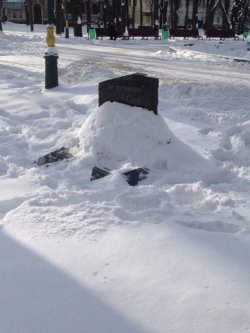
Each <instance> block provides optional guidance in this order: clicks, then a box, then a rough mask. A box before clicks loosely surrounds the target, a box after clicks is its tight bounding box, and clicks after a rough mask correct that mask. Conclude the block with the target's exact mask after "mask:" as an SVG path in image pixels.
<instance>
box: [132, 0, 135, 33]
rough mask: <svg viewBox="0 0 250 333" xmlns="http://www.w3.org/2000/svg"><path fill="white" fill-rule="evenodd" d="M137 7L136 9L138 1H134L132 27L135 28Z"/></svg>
mask: <svg viewBox="0 0 250 333" xmlns="http://www.w3.org/2000/svg"><path fill="white" fill-rule="evenodd" d="M135 7H136V0H133V7H132V27H133V28H134V27H135Z"/></svg>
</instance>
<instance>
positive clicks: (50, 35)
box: [46, 25, 55, 47]
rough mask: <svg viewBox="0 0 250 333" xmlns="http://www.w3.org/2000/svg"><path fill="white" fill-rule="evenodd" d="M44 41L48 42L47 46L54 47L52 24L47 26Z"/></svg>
mask: <svg viewBox="0 0 250 333" xmlns="http://www.w3.org/2000/svg"><path fill="white" fill-rule="evenodd" d="M46 42H47V44H48V47H54V46H55V36H54V28H53V26H52V25H48V27H47V38H46Z"/></svg>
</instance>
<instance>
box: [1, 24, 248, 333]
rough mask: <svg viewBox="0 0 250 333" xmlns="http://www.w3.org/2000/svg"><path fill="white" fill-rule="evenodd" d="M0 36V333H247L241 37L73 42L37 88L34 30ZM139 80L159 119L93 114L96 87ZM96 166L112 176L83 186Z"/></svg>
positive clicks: (38, 52) (40, 50)
mask: <svg viewBox="0 0 250 333" xmlns="http://www.w3.org/2000/svg"><path fill="white" fill-rule="evenodd" d="M3 30H4V31H3V32H1V33H0V73H1V75H0V89H1V94H0V137H1V140H0V263H1V265H0V295H1V298H0V313H1V315H0V332H3V333H33V332H36V333H45V332H46V333H57V332H58V333H59V332H60V333H69V332H71V333H80V332H85V333H97V332H102V333H106V332H109V333H110V332H119V333H120V332H121V333H123V332H124V333H125V332H126V333H132V332H133V333H134V332H138V333H139V332H140V333H149V332H150V333H152V332H153V333H165V332H174V333H177V332H178V333H184V332H185V333H188V332H190V333H191V332H192V333H208V332H209V333H210V332H219V333H225V332H227V333H228V332H230V333H235V332H237V333H243V332H247V331H250V283H249V281H250V269H249V263H250V254H249V253H250V242H249V241H250V223H249V222H250V221H249V199H250V191H249V182H250V157H249V156H250V129H249V128H250V127H249V125H250V115H249V102H250V83H249V74H250V63H249V62H250V52H249V42H248V40H246V41H243V40H242V37H241V36H240V40H239V41H235V40H226V41H219V40H216V39H214V40H212V39H211V40H210V41H208V40H206V39H204V40H194V39H190V40H188V41H183V40H182V39H178V38H177V39H175V40H170V41H163V40H162V41H160V40H156V41H155V40H147V41H146V40H140V39H135V40H124V41H121V40H117V41H109V40H107V39H103V40H95V41H90V40H88V39H87V35H86V33H85V34H84V37H83V38H74V37H73V36H72V30H71V29H70V38H69V39H65V38H64V36H63V35H62V36H56V50H57V52H58V55H59V58H58V72H59V86H58V87H56V88H54V89H49V90H46V89H45V83H44V80H45V75H44V72H45V59H44V55H45V52H46V51H47V45H46V42H45V40H46V27H45V26H40V25H35V26H34V30H35V31H34V32H30V31H29V27H27V26H25V25H17V24H13V23H10V22H7V23H6V24H4V25H3ZM136 72H141V73H145V74H148V75H149V76H155V77H158V78H159V83H160V86H159V105H158V113H159V114H158V116H157V115H155V114H154V113H153V112H151V111H148V110H145V109H142V108H139V107H131V106H127V105H124V104H119V103H115V102H113V103H111V102H107V103H105V104H103V105H102V106H101V107H98V83H99V82H101V81H104V80H108V79H111V78H116V77H119V76H122V75H127V74H132V73H136ZM63 146H65V147H68V148H69V149H70V152H71V153H72V155H73V157H72V158H70V159H69V160H64V161H61V162H57V163H53V164H50V165H47V166H41V167H38V166H37V164H36V163H35V161H37V159H38V158H39V157H40V156H43V155H45V154H48V153H49V152H52V151H54V150H56V149H58V148H60V147H63ZM94 166H98V167H100V168H108V169H110V174H109V175H108V176H106V177H104V178H102V179H99V180H93V181H90V177H91V170H92V168H93V167H94ZM137 167H146V168H148V169H149V174H148V177H147V178H146V179H144V180H142V181H141V182H139V184H138V185H137V186H129V185H128V183H127V182H126V178H125V177H124V175H123V172H125V171H128V170H131V169H133V168H137Z"/></svg>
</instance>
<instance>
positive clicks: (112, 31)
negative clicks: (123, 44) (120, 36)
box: [108, 22, 117, 40]
mask: <svg viewBox="0 0 250 333" xmlns="http://www.w3.org/2000/svg"><path fill="white" fill-rule="evenodd" d="M108 35H109V39H111V40H116V38H117V31H116V26H115V23H114V22H109V23H108Z"/></svg>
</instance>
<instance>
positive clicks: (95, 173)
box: [90, 166, 110, 180]
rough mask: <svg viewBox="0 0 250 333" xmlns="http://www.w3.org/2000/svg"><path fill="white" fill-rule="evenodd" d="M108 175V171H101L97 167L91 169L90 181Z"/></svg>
mask: <svg viewBox="0 0 250 333" xmlns="http://www.w3.org/2000/svg"><path fill="white" fill-rule="evenodd" d="M109 174H110V172H109V169H106V168H105V169H101V168H98V167H96V166H95V167H93V169H92V174H91V178H90V180H94V179H100V178H103V177H105V176H108V175H109Z"/></svg>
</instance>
